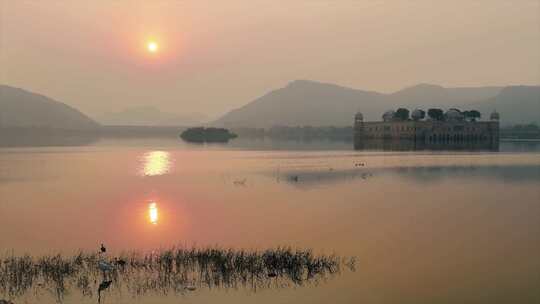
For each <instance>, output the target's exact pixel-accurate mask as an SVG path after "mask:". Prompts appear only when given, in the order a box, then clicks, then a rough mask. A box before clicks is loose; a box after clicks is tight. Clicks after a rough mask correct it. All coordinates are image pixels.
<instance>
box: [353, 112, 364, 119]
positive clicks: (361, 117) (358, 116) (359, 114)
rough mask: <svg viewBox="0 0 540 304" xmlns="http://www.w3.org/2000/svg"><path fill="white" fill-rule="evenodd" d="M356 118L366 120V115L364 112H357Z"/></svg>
mask: <svg viewBox="0 0 540 304" xmlns="http://www.w3.org/2000/svg"><path fill="white" fill-rule="evenodd" d="M354 120H364V115H362V113H360V112H357V113H356V115H354Z"/></svg>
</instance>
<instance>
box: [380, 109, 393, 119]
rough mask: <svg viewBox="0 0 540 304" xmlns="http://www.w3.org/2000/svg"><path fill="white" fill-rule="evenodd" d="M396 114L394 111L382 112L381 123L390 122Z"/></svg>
mask: <svg viewBox="0 0 540 304" xmlns="http://www.w3.org/2000/svg"><path fill="white" fill-rule="evenodd" d="M395 114H396V112H395V111H394V110H388V111H386V112H384V114H383V116H382V119H383V121H392V120H393V119H394V115H395Z"/></svg>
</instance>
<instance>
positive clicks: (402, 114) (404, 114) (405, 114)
mask: <svg viewBox="0 0 540 304" xmlns="http://www.w3.org/2000/svg"><path fill="white" fill-rule="evenodd" d="M409 113H410V112H409V110H407V109H405V108H399V109H397V111H396V113H394V118H396V119H397V120H401V121H405V120H408V119H409Z"/></svg>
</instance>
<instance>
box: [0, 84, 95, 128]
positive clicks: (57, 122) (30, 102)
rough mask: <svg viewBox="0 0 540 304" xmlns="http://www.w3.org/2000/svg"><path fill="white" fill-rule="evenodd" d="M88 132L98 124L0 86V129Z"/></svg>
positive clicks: (60, 105) (50, 102) (47, 100)
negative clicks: (21, 128)
mask: <svg viewBox="0 0 540 304" xmlns="http://www.w3.org/2000/svg"><path fill="white" fill-rule="evenodd" d="M2 127H40V128H51V129H64V130H89V129H97V128H99V124H98V123H96V122H95V121H93V120H92V119H91V118H89V117H88V116H86V115H84V114H83V113H81V112H79V111H78V110H76V109H74V108H72V107H70V106H68V105H66V104H64V103H61V102H58V101H56V100H53V99H50V98H48V97H45V96H43V95H40V94H36V93H32V92H28V91H25V90H23V89H19V88H14V87H10V86H6V85H0V128H2Z"/></svg>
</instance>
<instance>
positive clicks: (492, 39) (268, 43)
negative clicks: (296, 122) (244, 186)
mask: <svg viewBox="0 0 540 304" xmlns="http://www.w3.org/2000/svg"><path fill="white" fill-rule="evenodd" d="M149 40H154V41H155V42H156V43H157V44H158V45H159V49H158V51H157V52H156V53H154V54H151V53H150V52H148V50H147V48H146V44H147V42H148V41H149ZM295 79H311V80H318V81H323V82H332V83H337V84H341V85H345V86H350V87H354V88H359V89H368V90H378V91H383V92H390V91H394V90H397V89H400V88H402V87H404V86H409V85H413V84H416V83H420V82H428V83H435V84H441V85H446V86H481V85H507V84H539V83H540V1H539V0H513V1H508V0H483V1H474V0H453V1H443V0H440V1H437V0H425V1H424V0H418V1H416V0H402V1H400V0H387V1H383V0H381V1H367V0H363V1H360V0H359V1H348V0H333V1H330V0H329V1H318V0H313V1H275V0H274V1H258V0H245V1H231V0H227V1H200V0H198V1H173V0H153V1H150V0H149V1H111V0H107V1H105V0H102V1H99V0H93V1H86V0H80V1H75V0H65V1H57V0H48V1H37V0H36V1H25V0H0V83H4V84H8V85H13V86H17V87H22V88H25V89H28V90H31V91H36V92H40V93H43V94H45V95H48V96H50V97H52V98H55V99H57V100H60V101H63V102H66V103H68V104H70V105H72V106H75V107H77V108H79V109H81V110H82V111H83V112H86V113H88V114H90V115H95V114H98V113H101V112H106V111H116V110H121V109H124V108H126V107H132V106H141V105H149V106H156V107H159V108H161V109H162V110H164V111H172V112H177V113H190V112H199V113H206V114H208V115H211V116H214V115H218V114H221V113H223V112H225V111H228V110H230V109H232V108H235V107H239V106H241V105H243V104H245V103H247V102H249V101H251V100H252V99H254V98H256V97H258V96H260V95H262V94H264V93H266V92H267V91H269V90H272V89H276V88H279V87H282V86H284V85H286V84H287V83H288V82H290V81H292V80H295Z"/></svg>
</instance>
